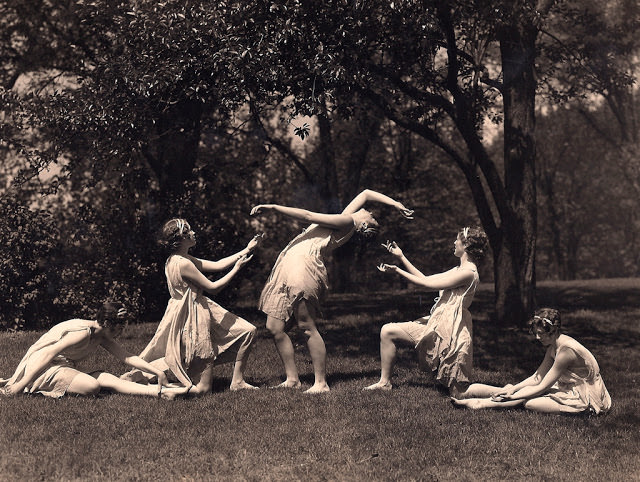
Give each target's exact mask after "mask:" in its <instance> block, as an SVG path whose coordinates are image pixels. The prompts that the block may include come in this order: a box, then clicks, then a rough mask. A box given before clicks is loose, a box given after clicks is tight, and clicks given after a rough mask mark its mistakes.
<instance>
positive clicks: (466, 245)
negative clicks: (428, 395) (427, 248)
mask: <svg viewBox="0 0 640 482" xmlns="http://www.w3.org/2000/svg"><path fill="white" fill-rule="evenodd" d="M385 247H386V248H387V249H388V250H389V252H390V253H391V254H393V255H394V256H395V257H396V258H398V259H399V260H400V261H402V264H403V265H404V267H405V268H406V269H407V271H405V270H403V269H400V268H399V267H397V266H396V265H392V264H381V265H380V266H379V267H378V269H379V270H380V271H383V272H395V273H398V274H399V275H401V276H402V277H404V278H406V279H408V280H409V281H411V282H412V283H415V284H417V285H419V286H422V287H423V288H427V289H429V290H440V296H439V297H438V298H436V303H435V305H433V307H432V308H431V314H430V315H429V316H425V317H423V318H420V319H418V320H415V321H407V322H404V323H387V324H386V325H384V326H383V327H382V329H381V330H380V366H381V370H380V381H378V382H377V383H374V384H373V385H369V386H368V387H365V390H391V376H392V373H393V366H394V364H395V360H396V343H398V342H400V343H410V344H412V345H414V346H415V347H416V349H417V350H418V356H419V360H420V365H421V366H422V367H424V368H426V369H430V370H431V371H432V372H433V373H434V374H435V378H436V380H437V381H438V382H439V383H440V384H442V385H443V386H445V387H447V388H448V389H449V391H450V393H451V394H459V393H462V392H464V388H465V386H466V385H467V384H468V383H469V379H470V375H471V373H470V372H471V367H472V364H473V356H472V355H473V351H472V344H471V343H472V340H471V333H472V325H471V313H469V305H471V301H473V296H474V294H475V292H476V288H477V287H478V283H479V281H480V279H479V278H478V267H477V265H476V263H478V262H479V261H480V260H481V259H482V257H483V256H484V254H485V251H486V249H487V236H486V235H485V233H484V231H483V230H482V229H480V228H464V229H462V230H461V231H460V232H459V233H458V236H457V237H456V240H455V242H454V255H455V256H457V257H458V258H460V264H459V265H458V266H456V267H455V268H452V269H450V270H449V271H445V272H443V273H438V274H433V275H430V276H426V275H424V274H422V272H421V271H420V270H418V269H417V268H416V267H415V266H413V264H411V262H410V261H409V260H408V259H407V258H406V257H405V256H404V254H403V253H402V250H401V249H400V248H399V247H398V245H397V244H396V243H395V242H387V244H386V245H385Z"/></svg>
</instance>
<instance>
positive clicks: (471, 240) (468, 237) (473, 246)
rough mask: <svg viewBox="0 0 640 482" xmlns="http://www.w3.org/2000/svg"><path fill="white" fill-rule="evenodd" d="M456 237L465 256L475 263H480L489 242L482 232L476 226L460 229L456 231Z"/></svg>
mask: <svg viewBox="0 0 640 482" xmlns="http://www.w3.org/2000/svg"><path fill="white" fill-rule="evenodd" d="M458 237H459V238H460V241H462V244H463V246H464V250H465V251H466V252H467V255H468V256H469V257H470V258H471V259H472V260H473V261H474V262H476V263H478V262H480V261H482V259H483V258H484V257H485V255H486V254H487V249H488V247H489V240H488V238H487V235H486V234H485V232H484V230H483V229H482V228H480V227H478V226H473V227H468V228H462V229H461V230H460V231H458Z"/></svg>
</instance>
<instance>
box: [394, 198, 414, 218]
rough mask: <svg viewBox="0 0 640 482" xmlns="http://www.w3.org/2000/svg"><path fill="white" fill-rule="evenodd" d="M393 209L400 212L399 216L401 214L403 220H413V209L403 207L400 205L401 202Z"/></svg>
mask: <svg viewBox="0 0 640 482" xmlns="http://www.w3.org/2000/svg"><path fill="white" fill-rule="evenodd" d="M395 208H396V209H397V210H398V211H400V214H402V215H403V216H404V217H405V218H407V219H413V209H409V208H407V207H405V205H404V204H402V203H401V202H399V203H398V204H396V205H395Z"/></svg>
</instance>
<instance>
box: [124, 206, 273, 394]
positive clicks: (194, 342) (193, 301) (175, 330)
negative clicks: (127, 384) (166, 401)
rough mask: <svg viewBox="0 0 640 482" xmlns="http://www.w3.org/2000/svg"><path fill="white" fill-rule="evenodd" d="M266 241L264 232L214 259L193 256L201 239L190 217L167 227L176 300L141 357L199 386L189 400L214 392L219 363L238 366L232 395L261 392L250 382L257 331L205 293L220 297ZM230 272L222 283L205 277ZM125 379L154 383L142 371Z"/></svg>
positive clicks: (173, 298) (171, 282)
mask: <svg viewBox="0 0 640 482" xmlns="http://www.w3.org/2000/svg"><path fill="white" fill-rule="evenodd" d="M261 238H262V235H261V234H258V235H256V236H254V237H253V238H252V239H251V240H250V241H249V243H248V244H247V246H246V247H245V248H244V249H242V250H240V251H238V252H237V253H235V254H233V255H231V256H227V257H226V258H223V259H220V260H218V261H210V260H206V259H199V258H196V257H194V256H192V255H191V254H189V250H190V249H191V248H192V247H193V246H195V245H196V235H195V233H194V231H193V230H192V229H191V226H190V225H189V223H188V222H187V221H186V220H185V219H182V218H174V219H171V220H169V221H167V222H166V223H165V224H164V226H163V228H162V242H163V244H164V245H165V246H166V248H168V250H169V252H170V253H171V254H170V255H169V257H168V258H167V261H166V263H165V275H166V277H167V286H168V288H169V295H170V296H171V298H170V299H169V302H168V303H167V309H166V310H165V313H164V316H163V317H162V320H161V321H160V324H159V325H158V328H157V329H156V333H155V335H154V336H153V338H152V339H151V341H150V342H149V344H148V345H147V347H146V348H145V349H144V350H143V351H142V353H140V358H142V359H144V360H147V361H149V362H150V363H152V364H153V365H154V366H155V367H156V368H160V369H162V370H165V371H168V372H171V373H172V374H173V376H175V377H176V378H177V379H178V380H179V381H180V382H181V383H182V384H183V385H184V386H191V385H192V384H193V386H192V387H191V389H190V390H189V396H201V395H206V394H208V393H211V389H212V387H213V367H214V362H215V364H216V365H218V364H222V363H227V362H234V368H233V375H232V378H231V386H230V390H231V391H237V390H245V389H256V388H257V387H254V386H253V385H250V384H249V383H247V382H246V381H245V380H244V369H245V367H246V363H247V358H248V357H249V353H250V349H251V343H252V342H253V339H254V337H255V332H256V327H255V326H253V325H252V324H251V323H249V322H248V321H246V320H244V319H242V318H240V317H239V316H237V315H234V314H233V313H231V312H229V311H227V310H225V309H224V308H223V307H222V306H220V305H219V304H218V303H216V302H215V301H213V300H211V299H210V298H208V297H206V296H205V295H204V294H203V293H204V292H205V291H206V292H207V293H211V294H217V293H218V292H220V291H221V290H222V289H223V288H224V287H225V286H227V285H228V284H229V282H230V281H231V280H232V279H233V277H234V276H235V275H236V274H237V273H238V272H239V270H240V269H241V268H242V267H243V266H244V265H245V264H247V263H248V262H249V261H250V260H251V257H252V256H253V255H252V254H251V253H252V252H253V250H254V249H255V248H256V247H257V246H258V243H259V242H260V239H261ZM224 270H228V271H227V273H226V274H225V275H224V276H222V277H221V278H220V279H218V280H216V281H211V280H210V279H209V278H207V277H206V276H205V275H204V273H210V272H219V271H224ZM143 371H146V370H143ZM152 373H154V372H152ZM120 378H122V379H124V380H130V381H135V382H141V383H144V382H145V381H147V380H149V379H153V377H152V376H150V374H144V373H141V372H140V371H138V370H133V371H131V372H127V373H125V374H124V375H122V376H121V377H120Z"/></svg>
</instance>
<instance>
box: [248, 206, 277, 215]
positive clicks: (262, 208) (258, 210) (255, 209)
mask: <svg viewBox="0 0 640 482" xmlns="http://www.w3.org/2000/svg"><path fill="white" fill-rule="evenodd" d="M272 207H273V204H258V205H257V206H254V207H253V209H251V213H249V214H250V215H251V216H257V215H258V214H262V213H264V212H265V211H266V210H267V209H271V208H272Z"/></svg>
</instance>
